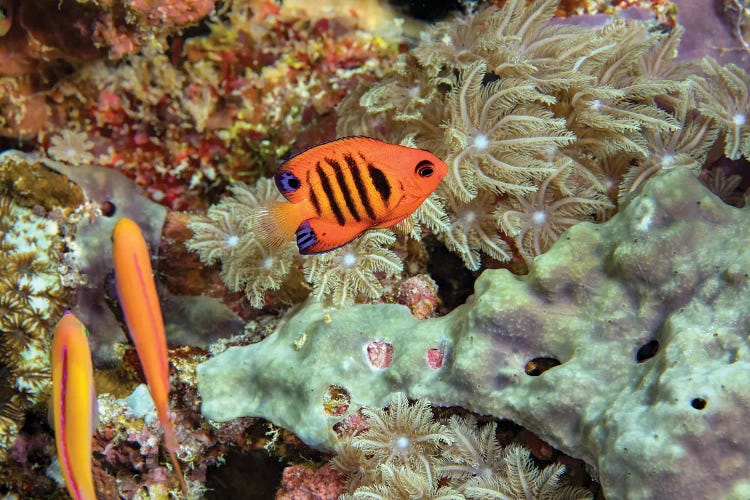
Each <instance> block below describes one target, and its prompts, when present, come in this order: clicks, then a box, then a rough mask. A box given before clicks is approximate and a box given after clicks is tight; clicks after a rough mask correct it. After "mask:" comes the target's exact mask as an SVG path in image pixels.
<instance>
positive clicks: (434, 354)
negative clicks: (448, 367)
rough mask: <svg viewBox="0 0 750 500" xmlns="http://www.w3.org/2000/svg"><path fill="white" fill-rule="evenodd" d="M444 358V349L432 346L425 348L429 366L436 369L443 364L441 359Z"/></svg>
mask: <svg viewBox="0 0 750 500" xmlns="http://www.w3.org/2000/svg"><path fill="white" fill-rule="evenodd" d="M444 359H445V351H444V350H442V349H437V348H434V347H433V348H432V349H428V350H427V364H428V365H430V368H432V369H433V370H437V369H438V368H440V367H442V366H443V360H444Z"/></svg>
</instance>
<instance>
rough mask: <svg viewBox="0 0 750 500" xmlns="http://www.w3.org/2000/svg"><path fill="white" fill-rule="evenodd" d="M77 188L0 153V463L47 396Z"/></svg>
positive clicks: (43, 169) (64, 302) (63, 301)
mask: <svg viewBox="0 0 750 500" xmlns="http://www.w3.org/2000/svg"><path fill="white" fill-rule="evenodd" d="M81 199H82V197H81V193H80V190H77V189H76V188H75V186H72V185H70V184H69V183H68V181H67V180H66V179H64V178H63V177H62V176H60V175H59V174H57V173H55V172H53V171H51V170H49V169H47V168H46V167H45V166H43V165H42V164H40V163H33V162H31V163H27V162H25V161H20V160H19V158H16V157H14V156H12V155H8V154H3V155H2V156H0V246H1V247H2V251H1V252H0V269H2V270H3V271H2V276H0V353H2V354H0V372H2V374H3V377H2V384H3V386H2V389H0V394H2V396H0V462H2V461H5V459H6V458H7V453H8V452H9V450H10V449H11V446H12V445H13V443H14V441H15V440H16V438H17V437H18V435H19V431H20V429H21V427H22V425H23V424H24V421H25V418H26V411H27V410H30V409H31V408H33V407H34V406H36V405H37V404H39V403H41V402H45V398H46V391H47V389H48V387H49V384H50V377H51V372H50V365H49V348H50V338H49V333H50V331H51V329H52V327H53V326H54V323H55V322H56V321H57V319H58V316H59V315H60V314H61V313H62V310H63V308H64V307H65V306H66V305H67V304H68V292H69V290H67V289H66V288H65V284H64V279H63V275H62V273H61V269H60V268H59V261H60V257H61V254H62V252H63V249H64V236H63V233H64V232H65V231H66V230H67V228H68V225H69V223H68V221H67V220H66V217H68V216H70V215H71V212H72V208H74V207H75V206H76V205H77V202H79V201H80V200H81Z"/></svg>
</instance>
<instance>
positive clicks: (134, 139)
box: [0, 0, 397, 210]
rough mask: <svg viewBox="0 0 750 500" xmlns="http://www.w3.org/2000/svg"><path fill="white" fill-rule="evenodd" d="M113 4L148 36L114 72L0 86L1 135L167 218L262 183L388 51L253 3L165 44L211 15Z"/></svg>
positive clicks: (101, 63) (84, 71)
mask: <svg viewBox="0 0 750 500" xmlns="http://www.w3.org/2000/svg"><path fill="white" fill-rule="evenodd" d="M110 3H111V4H113V5H110V7H112V8H115V4H119V3H120V2H110ZM124 3H125V4H127V5H126V8H125V10H126V15H127V17H128V18H129V19H131V20H132V21H133V22H134V23H137V25H138V26H140V27H141V28H139V29H143V30H144V32H145V33H147V36H146V35H143V37H142V38H143V39H142V40H141V35H138V41H134V42H133V43H132V45H133V47H132V48H131V50H128V51H127V52H128V54H127V55H124V57H122V58H121V59H119V60H117V61H113V60H112V59H111V58H110V60H106V59H104V58H102V57H100V58H98V59H95V60H93V61H91V62H88V63H86V64H83V65H79V66H77V67H76V71H75V72H72V73H71V74H68V75H65V76H64V77H60V76H57V77H56V78H51V82H50V83H48V85H47V87H45V88H44V89H40V88H36V87H34V86H32V85H30V84H26V83H25V82H24V80H22V79H15V80H7V81H0V109H2V111H0V135H2V136H5V137H16V136H18V135H19V134H21V129H23V134H22V135H23V137H24V138H25V139H26V140H27V141H28V148H29V149H31V148H33V149H34V150H35V151H36V152H42V151H46V152H47V153H48V154H49V156H50V157H53V158H55V159H57V160H60V161H66V162H69V163H71V164H90V163H94V164H98V165H101V166H107V167H110V168H115V169H117V170H119V171H121V172H123V173H125V175H127V176H128V177H130V178H131V179H134V180H135V181H136V182H137V183H138V184H139V185H141V186H143V187H144V189H146V191H147V192H148V194H149V196H150V197H151V198H152V199H153V200H155V201H157V202H159V203H162V204H163V205H165V206H168V207H170V208H172V209H181V210H186V209H199V208H205V206H206V204H207V199H208V197H207V196H206V195H209V194H214V193H216V192H218V191H220V190H222V189H224V188H225V187H226V185H227V184H228V183H231V182H235V181H238V180H242V181H252V180H254V179H256V178H257V177H258V176H259V175H260V174H263V173H266V174H267V173H269V172H270V171H273V170H274V169H275V167H276V164H277V161H278V159H279V158H282V157H283V156H284V155H286V154H287V153H288V152H289V151H290V149H291V148H292V146H293V145H294V144H295V142H296V141H297V139H298V137H299V136H300V134H301V132H302V131H303V130H304V129H305V127H311V126H315V125H318V124H320V123H324V122H325V120H324V119H325V117H326V116H329V115H331V113H332V111H333V108H334V106H335V105H336V104H337V103H338V102H339V101H340V100H341V99H342V98H343V97H344V96H345V95H346V94H347V92H348V90H349V89H350V88H352V87H353V86H355V85H356V83H357V82H358V81H360V80H362V79H372V78H375V77H377V76H378V75H379V74H381V73H382V71H383V69H382V68H383V65H384V63H385V62H387V61H388V60H390V59H392V58H393V57H394V56H395V53H396V49H397V46H396V45H395V44H391V43H386V41H384V40H383V39H382V38H380V37H377V36H375V35H372V34H370V33H369V32H366V31H363V30H361V29H359V25H358V21H357V19H352V18H345V17H326V16H323V15H320V16H317V17H311V16H308V15H307V14H306V13H305V12H304V11H293V10H291V9H283V10H281V9H280V8H279V6H278V5H276V4H274V3H272V2H266V1H256V0H235V1H233V2H228V3H225V4H224V7H223V8H222V9H220V11H219V12H211V14H210V15H209V16H208V17H206V18H205V19H202V23H203V28H202V33H203V34H201V35H199V36H183V35H175V36H173V37H171V38H168V37H167V36H166V35H167V34H169V29H168V27H170V26H171V27H174V24H172V23H176V22H180V23H182V22H188V19H192V20H197V19H201V18H203V16H204V15H205V14H207V13H208V11H209V10H210V9H211V7H212V4H213V3H214V2H213V1H208V0H202V1H194V2H187V3H186V2H173V1H158V2H136V1H129V2H124ZM94 4H97V5H98V4H99V2H87V3H85V4H84V5H83V6H82V7H79V8H81V9H84V10H85V9H97V8H98V7H95V6H94ZM65 5H66V6H67V5H68V3H65ZM74 5H75V3H74ZM102 8H105V7H102ZM186 14H187V15H188V17H185V15H186ZM160 16H166V17H167V19H160ZM84 17H85V16H84ZM82 22H84V24H85V20H83V21H82ZM136 49H137V50H136ZM321 133H323V134H328V136H329V137H330V136H331V135H332V133H333V127H332V126H329V127H327V128H325V127H324V129H323V130H322V131H321Z"/></svg>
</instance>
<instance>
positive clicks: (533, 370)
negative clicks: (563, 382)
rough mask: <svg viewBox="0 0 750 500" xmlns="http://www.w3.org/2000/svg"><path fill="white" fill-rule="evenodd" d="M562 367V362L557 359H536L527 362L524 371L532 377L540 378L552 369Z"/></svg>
mask: <svg viewBox="0 0 750 500" xmlns="http://www.w3.org/2000/svg"><path fill="white" fill-rule="evenodd" d="M558 365H560V361H559V360H557V359H555V358H534V359H530V360H529V361H527V362H526V365H524V367H523V371H525V372H526V375H529V376H531V377H538V376H539V375H541V374H542V373H544V372H546V371H547V370H549V369H550V368H554V367H556V366H558Z"/></svg>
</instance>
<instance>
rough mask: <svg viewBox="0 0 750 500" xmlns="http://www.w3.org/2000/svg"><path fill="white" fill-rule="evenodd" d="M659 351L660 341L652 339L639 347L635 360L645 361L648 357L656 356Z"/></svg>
mask: <svg viewBox="0 0 750 500" xmlns="http://www.w3.org/2000/svg"><path fill="white" fill-rule="evenodd" d="M657 352H659V341H658V340H651V341H649V342H646V343H645V344H643V345H642V346H641V347H640V348H639V349H638V352H636V353H635V360H636V361H638V362H639V363H643V362H644V361H646V360H647V359H651V358H653V357H654V356H656V353H657Z"/></svg>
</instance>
